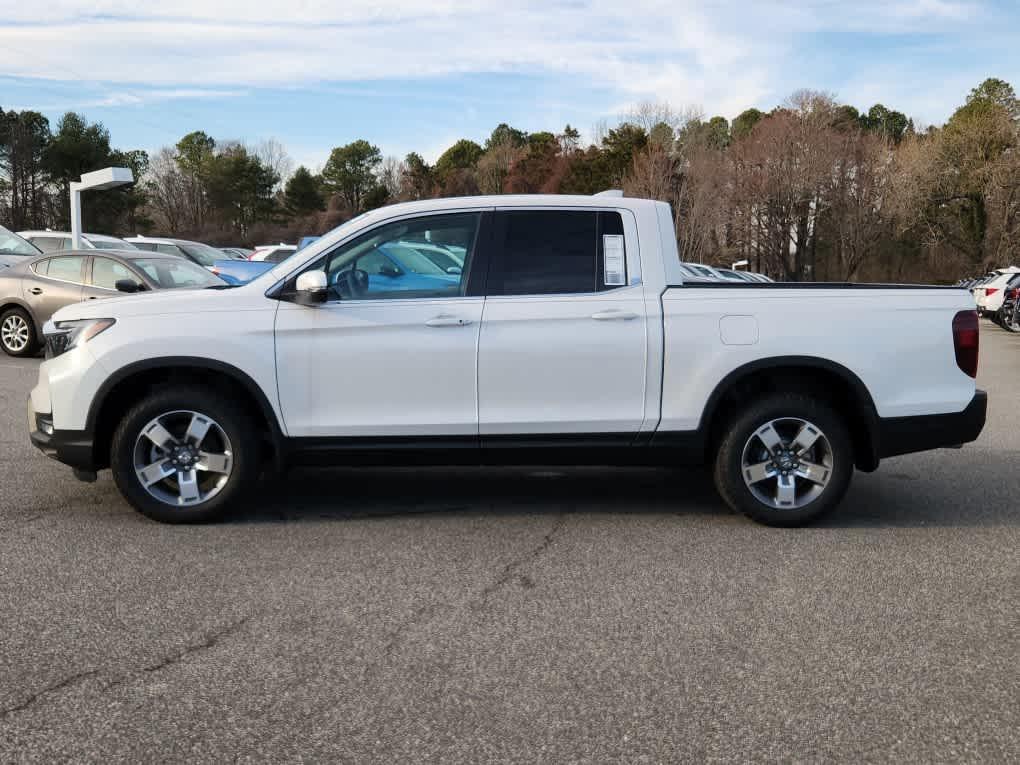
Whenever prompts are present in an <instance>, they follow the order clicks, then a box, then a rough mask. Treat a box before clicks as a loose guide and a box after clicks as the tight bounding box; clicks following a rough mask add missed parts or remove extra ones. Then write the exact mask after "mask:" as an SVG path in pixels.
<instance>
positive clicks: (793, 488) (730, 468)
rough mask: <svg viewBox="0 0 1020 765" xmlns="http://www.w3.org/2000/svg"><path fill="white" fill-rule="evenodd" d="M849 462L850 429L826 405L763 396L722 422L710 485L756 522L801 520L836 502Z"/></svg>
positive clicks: (772, 523) (851, 457)
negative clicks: (727, 422)
mask: <svg viewBox="0 0 1020 765" xmlns="http://www.w3.org/2000/svg"><path fill="white" fill-rule="evenodd" d="M853 466H854V452H853V443H852V441H851V439H850V434H849V432H848V430H847V427H846V425H845V424H844V423H843V420H842V418H841V417H839V415H837V414H836V413H835V412H834V411H833V410H832V408H831V407H830V406H829V405H828V404H826V403H823V402H822V401H820V400H818V399H816V398H814V397H812V396H809V395H805V394H800V393H779V394H771V395H768V396H765V397H763V398H760V399H758V400H756V401H755V402H753V403H752V404H750V405H749V406H747V407H746V408H745V409H744V410H743V411H742V412H740V413H739V414H738V415H737V416H736V418H735V419H733V420H731V421H730V422H729V424H728V426H727V428H726V430H725V432H724V434H723V437H722V440H721V442H720V444H719V450H718V452H716V458H715V485H716V489H717V490H718V491H719V495H720V496H721V497H722V498H723V500H724V501H725V502H726V504H728V505H729V506H730V507H732V508H733V509H734V510H737V511H738V512H741V513H744V514H745V515H747V516H748V517H750V518H752V519H753V520H755V521H758V522H759V523H763V524H766V525H768V526H801V525H804V524H806V523H809V522H810V521H813V520H814V519H816V518H818V517H819V516H821V515H822V514H824V513H826V512H828V511H829V510H831V509H832V508H833V507H835V506H836V505H837V504H839V502H840V500H841V499H842V498H843V496H844V495H845V494H846V491H847V489H848V488H849V486H850V477H851V475H852V474H853Z"/></svg>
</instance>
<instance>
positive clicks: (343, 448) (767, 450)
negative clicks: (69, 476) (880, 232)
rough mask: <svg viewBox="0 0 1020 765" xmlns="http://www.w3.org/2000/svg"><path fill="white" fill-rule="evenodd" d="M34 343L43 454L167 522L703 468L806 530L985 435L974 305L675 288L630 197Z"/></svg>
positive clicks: (379, 223)
mask: <svg viewBox="0 0 1020 765" xmlns="http://www.w3.org/2000/svg"><path fill="white" fill-rule="evenodd" d="M45 337H46V349H47V351H46V356H47V358H46V361H45V362H44V363H43V364H42V366H41V368H40V371H39V383H38V386H37V387H36V388H35V389H34V390H33V391H32V394H31V401H30V408H29V428H30V431H31V439H32V441H33V442H34V443H35V444H36V446H38V447H39V448H40V449H41V450H43V451H44V452H45V453H47V454H48V455H50V456H53V457H55V458H56V459H58V460H60V461H62V462H64V463H67V464H69V465H71V466H72V467H73V468H74V470H75V475H76V476H77V477H78V478H80V479H82V480H94V479H95V477H96V471H98V470H100V469H104V468H107V467H110V468H112V470H113V475H114V479H115V480H116V483H117V485H118V487H119V488H120V490H121V492H122V493H123V494H124V496H125V497H126V498H127V499H128V501H129V502H130V503H131V504H132V505H134V506H135V507H136V508H137V509H138V510H139V511H141V512H142V513H144V514H145V515H147V516H149V517H151V518H154V519H157V520H160V521H166V522H186V521H199V520H208V519H211V518H214V517H216V516H218V515H220V514H221V513H222V512H223V511H224V510H225V509H226V508H227V506H228V505H229V504H231V503H234V502H235V501H236V500H237V499H238V497H239V496H240V495H241V494H242V492H244V491H245V490H247V489H250V488H251V487H252V486H253V485H254V484H255V483H256V481H257V479H258V478H259V476H260V474H261V473H262V472H265V471H269V470H274V471H280V470H283V469H285V468H286V467H288V466H290V465H296V464H309V463H314V464H320V465H322V464H325V465H350V464H356V463H357V464H363V463H376V464H380V463H381V464H396V463H403V464H408V463H411V464H426V463H427V464H461V465H469V464H470V465H475V464H493V463H499V464H507V463H510V464H528V465H542V464H595V465H621V464H627V465H634V464H638V465H666V466H669V465H679V464H683V463H707V464H709V465H711V466H712V468H713V470H714V476H715V482H716V484H717V486H718V489H719V493H720V495H721V496H722V498H723V499H724V500H725V501H726V502H727V503H728V504H729V505H730V506H731V507H733V508H735V509H737V510H739V511H741V512H743V513H746V514H747V515H748V516H750V517H751V518H754V519H755V520H758V521H761V522H763V523H768V524H773V525H781V526H793V525H798V524H802V523H805V522H807V521H809V520H810V519H813V518H815V517H817V516H818V515H819V514H820V513H822V512H824V511H826V510H829V509H830V508H832V507H833V506H834V505H836V504H837V503H838V502H839V500H840V499H841V498H842V496H843V495H844V493H845V492H846V490H847V487H848V485H849V482H850V477H851V474H852V473H853V470H854V468H855V467H856V468H858V469H860V470H865V471H871V470H874V469H875V468H876V467H878V464H879V460H880V459H882V458H883V457H891V456H893V455H897V454H904V453H907V452H914V451H920V450H924V449H932V448H937V447H944V446H955V445H959V444H962V443H965V442H968V441H972V440H974V439H975V438H977V436H978V434H979V433H980V432H981V429H982V427H983V425H984V420H985V407H986V398H985V394H984V393H983V392H982V391H978V390H976V389H975V382H974V378H975V376H976V373H977V355H978V326H977V317H976V314H975V311H974V301H973V299H972V298H971V296H970V295H969V294H968V293H967V292H966V291H964V290H961V289H951V288H938V287H902V286H872V285H851V284H765V283H761V284H754V283H736V282H725V283H719V284H706V283H705V282H697V283H695V284H687V285H685V283H684V279H683V271H682V270H681V268H680V259H679V257H678V253H677V247H676V242H675V239H674V227H673V221H672V218H671V213H670V209H669V207H668V206H667V205H665V204H662V203H660V202H654V201H649V200H642V199H629V198H623V197H621V196H619V195H596V196H593V197H576V196H498V197H478V198H460V199H439V200H427V201H421V202H412V203H408V204H399V205H393V206H391V207H385V208H382V209H378V210H375V211H372V212H370V213H367V214H365V215H362V216H360V217H358V218H355V219H354V220H351V221H349V222H348V223H346V224H344V225H342V226H340V227H339V228H337V229H336V230H334V231H332V232H331V233H330V234H328V235H326V236H324V237H323V238H322V239H320V240H319V241H317V242H315V243H314V244H312V245H310V246H309V247H307V248H305V249H303V250H301V251H300V252H299V253H297V254H296V255H294V256H292V257H291V258H289V259H288V260H286V261H284V262H283V263H281V264H279V265H277V266H275V267H274V268H273V269H272V270H270V271H268V272H266V273H264V274H262V275H261V276H259V277H257V278H256V279H254V280H253V281H251V282H249V283H247V284H244V285H242V286H238V287H233V288H223V289H220V288H212V289H205V290H174V291H168V292H166V293H159V294H155V293H153V294H135V295H129V296H125V297H120V298H112V299H108V300H101V301H93V302H90V303H82V304H77V305H74V306H70V307H67V308H64V309H62V310H61V311H59V312H58V313H57V314H56V315H55V316H54V318H53V320H52V321H51V322H50V323H49V324H47V326H46V327H45ZM677 495H678V496H677V501H678V502H682V501H683V500H682V491H681V489H680V487H679V486H678V491H677Z"/></svg>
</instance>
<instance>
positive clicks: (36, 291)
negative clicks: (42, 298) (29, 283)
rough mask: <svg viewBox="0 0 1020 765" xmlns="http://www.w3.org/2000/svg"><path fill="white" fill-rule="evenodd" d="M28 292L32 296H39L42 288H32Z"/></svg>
mask: <svg viewBox="0 0 1020 765" xmlns="http://www.w3.org/2000/svg"><path fill="white" fill-rule="evenodd" d="M29 292H31V293H32V294H33V295H41V294H42V287H33V288H32V289H30V290H29Z"/></svg>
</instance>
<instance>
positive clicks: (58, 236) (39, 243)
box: [18, 230, 138, 252]
mask: <svg viewBox="0 0 1020 765" xmlns="http://www.w3.org/2000/svg"><path fill="white" fill-rule="evenodd" d="M18 234H19V235H20V236H21V237H22V238H24V239H27V240H28V241H30V242H31V243H32V244H34V245H35V246H36V247H38V248H39V249H40V250H42V251H43V252H58V251H61V250H73V249H74V246H73V245H72V243H71V241H72V237H71V234H70V233H69V232H67V231H49V230H45V231H19V232H18ZM81 246H82V249H84V250H136V249H138V248H137V247H135V246H134V245H133V244H131V243H130V242H127V241H125V240H123V239H118V238H117V237H115V236H107V235H106V234H82V235H81Z"/></svg>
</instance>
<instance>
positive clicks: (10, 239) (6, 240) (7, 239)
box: [0, 226, 42, 255]
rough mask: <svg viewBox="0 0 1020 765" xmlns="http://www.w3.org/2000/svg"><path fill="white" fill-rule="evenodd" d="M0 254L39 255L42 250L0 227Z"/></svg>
mask: <svg viewBox="0 0 1020 765" xmlns="http://www.w3.org/2000/svg"><path fill="white" fill-rule="evenodd" d="M0 252H2V253H3V254H4V255H41V254H42V250H40V249H39V248H38V247H36V246H35V245H34V244H31V243H30V242H28V241H26V240H25V239H22V238H21V237H20V236H18V235H17V234H15V233H14V232H13V231H8V230H7V229H5V228H4V227H3V226H0Z"/></svg>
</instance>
